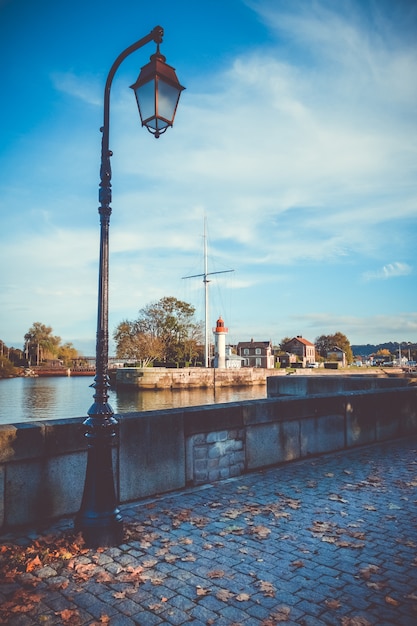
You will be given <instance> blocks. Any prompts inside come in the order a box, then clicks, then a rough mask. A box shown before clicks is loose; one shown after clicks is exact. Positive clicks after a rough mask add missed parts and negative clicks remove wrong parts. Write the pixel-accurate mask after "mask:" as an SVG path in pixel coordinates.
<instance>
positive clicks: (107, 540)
mask: <svg viewBox="0 0 417 626" xmlns="http://www.w3.org/2000/svg"><path fill="white" fill-rule="evenodd" d="M75 530H76V531H77V532H81V534H82V536H83V539H84V543H85V545H86V547H87V548H93V549H96V548H106V547H111V546H118V545H120V544H121V543H123V519H122V516H121V515H120V512H119V510H118V509H116V510H115V511H113V514H112V515H111V516H110V515H107V516H105V517H90V518H87V517H86V516H85V515H84V516H82V515H79V516H77V518H76V519H75Z"/></svg>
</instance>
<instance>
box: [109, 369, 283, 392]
mask: <svg viewBox="0 0 417 626" xmlns="http://www.w3.org/2000/svg"><path fill="white" fill-rule="evenodd" d="M112 376H113V380H114V383H115V384H116V386H129V387H136V388H137V389H211V388H213V387H246V386H251V385H264V384H265V382H266V379H267V377H268V376H285V370H281V369H265V368H262V367H258V368H256V367H242V368H239V369H225V368H224V369H218V368H214V367H184V368H178V369H176V368H167V367H143V368H141V367H123V368H120V369H117V370H115V371H114V373H113V375H112Z"/></svg>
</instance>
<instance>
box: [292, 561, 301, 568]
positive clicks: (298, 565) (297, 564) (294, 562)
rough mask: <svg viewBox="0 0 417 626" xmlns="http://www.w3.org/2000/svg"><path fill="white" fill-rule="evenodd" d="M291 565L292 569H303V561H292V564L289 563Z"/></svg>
mask: <svg viewBox="0 0 417 626" xmlns="http://www.w3.org/2000/svg"><path fill="white" fill-rule="evenodd" d="M291 565H292V567H304V561H301V560H299V561H293V562H292V563H291Z"/></svg>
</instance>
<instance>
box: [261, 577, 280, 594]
mask: <svg viewBox="0 0 417 626" xmlns="http://www.w3.org/2000/svg"><path fill="white" fill-rule="evenodd" d="M259 588H260V590H261V591H262V592H263V594H264V596H268V597H270V598H273V597H274V596H275V592H276V589H275V587H274V585H273V584H272V583H270V582H268V581H267V580H260V581H259Z"/></svg>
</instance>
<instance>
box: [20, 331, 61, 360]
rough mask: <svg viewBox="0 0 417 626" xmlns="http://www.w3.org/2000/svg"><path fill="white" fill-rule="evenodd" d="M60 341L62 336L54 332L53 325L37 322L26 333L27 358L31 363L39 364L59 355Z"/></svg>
mask: <svg viewBox="0 0 417 626" xmlns="http://www.w3.org/2000/svg"><path fill="white" fill-rule="evenodd" d="M60 343H61V337H57V336H54V335H53V334H52V328H51V326H45V324H41V323H40V322H35V323H34V324H32V326H31V327H30V328H29V330H28V332H27V333H26V335H25V352H26V358H27V360H28V361H29V363H31V364H35V363H36V365H39V363H41V362H42V361H44V360H45V359H47V358H54V357H56V356H57V353H58V348H59V345H60Z"/></svg>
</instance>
